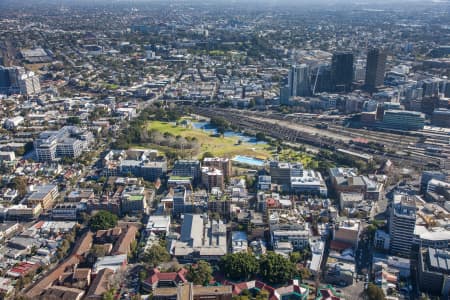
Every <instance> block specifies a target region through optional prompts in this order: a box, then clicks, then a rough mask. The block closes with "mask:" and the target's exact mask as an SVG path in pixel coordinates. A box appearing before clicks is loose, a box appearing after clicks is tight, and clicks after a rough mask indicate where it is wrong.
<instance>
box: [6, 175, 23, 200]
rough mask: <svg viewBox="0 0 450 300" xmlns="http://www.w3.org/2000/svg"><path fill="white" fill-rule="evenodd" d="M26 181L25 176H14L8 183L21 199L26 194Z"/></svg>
mask: <svg viewBox="0 0 450 300" xmlns="http://www.w3.org/2000/svg"><path fill="white" fill-rule="evenodd" d="M27 186H28V180H27V177H26V176H16V177H14V178H13V179H12V180H11V182H10V183H9V187H10V188H12V189H15V190H17V191H18V193H19V196H20V197H23V196H25V195H26V193H27Z"/></svg>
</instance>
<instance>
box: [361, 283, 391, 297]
mask: <svg viewBox="0 0 450 300" xmlns="http://www.w3.org/2000/svg"><path fill="white" fill-rule="evenodd" d="M366 294H367V297H368V298H369V300H384V299H386V296H385V295H384V292H383V290H382V289H381V288H380V287H379V286H377V285H375V284H373V283H371V282H370V283H369V284H368V286H367V290H366Z"/></svg>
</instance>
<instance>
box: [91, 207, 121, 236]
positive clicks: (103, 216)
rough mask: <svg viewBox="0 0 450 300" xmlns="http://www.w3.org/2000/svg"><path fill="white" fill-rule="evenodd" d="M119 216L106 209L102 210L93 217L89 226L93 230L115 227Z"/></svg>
mask: <svg viewBox="0 0 450 300" xmlns="http://www.w3.org/2000/svg"><path fill="white" fill-rule="evenodd" d="M117 220H118V218H117V216H116V215H114V214H112V213H110V212H109V211H106V210H101V211H99V212H98V213H97V214H95V216H93V217H92V218H91V221H90V223H89V226H90V228H91V229H92V230H94V231H97V230H104V229H110V228H114V227H115V226H116V225H117Z"/></svg>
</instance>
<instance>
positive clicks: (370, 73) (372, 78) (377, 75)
mask: <svg viewBox="0 0 450 300" xmlns="http://www.w3.org/2000/svg"><path fill="white" fill-rule="evenodd" d="M385 66H386V52H384V51H383V50H380V49H370V50H369V52H368V53H367V67H366V80H365V84H366V89H367V90H368V91H375V90H376V89H377V87H379V86H382V85H383V83H384V71H385Z"/></svg>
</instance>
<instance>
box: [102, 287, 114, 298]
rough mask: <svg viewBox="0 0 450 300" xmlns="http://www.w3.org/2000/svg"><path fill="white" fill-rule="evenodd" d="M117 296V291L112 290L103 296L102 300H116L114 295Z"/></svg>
mask: <svg viewBox="0 0 450 300" xmlns="http://www.w3.org/2000/svg"><path fill="white" fill-rule="evenodd" d="M115 294H116V290H115V289H110V290H109V291H107V292H106V293H104V294H103V296H102V300H114V295H115Z"/></svg>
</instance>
